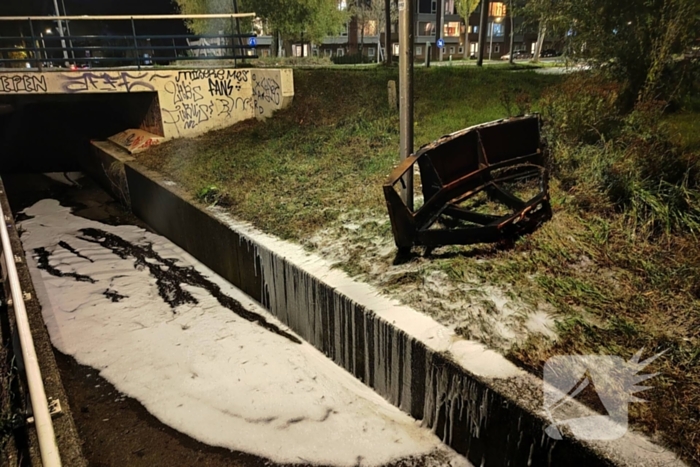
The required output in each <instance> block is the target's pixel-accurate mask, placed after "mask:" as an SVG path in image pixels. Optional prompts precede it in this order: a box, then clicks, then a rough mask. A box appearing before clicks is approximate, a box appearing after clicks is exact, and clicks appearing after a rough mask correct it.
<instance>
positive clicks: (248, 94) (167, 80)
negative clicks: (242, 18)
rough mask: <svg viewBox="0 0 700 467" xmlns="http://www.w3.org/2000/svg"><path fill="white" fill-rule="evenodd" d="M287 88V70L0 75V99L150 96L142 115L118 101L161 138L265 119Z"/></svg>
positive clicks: (290, 85) (281, 103)
mask: <svg viewBox="0 0 700 467" xmlns="http://www.w3.org/2000/svg"><path fill="white" fill-rule="evenodd" d="M293 86H294V84H293V81H292V72H291V70H275V69H255V70H250V69H233V68H217V69H193V70H172V69H142V70H100V69H89V70H76V71H68V70H60V71H43V72H36V71H27V72H23V71H12V72H0V95H9V94H20V95H21V94H27V95H28V94H70V95H82V94H93V93H96V94H126V93H153V96H152V99H150V100H149V99H147V98H146V96H143V99H142V100H139V102H141V104H143V103H145V102H147V101H148V102H150V105H149V106H148V110H147V111H145V116H141V115H140V114H141V113H144V110H143V109H142V108H145V104H144V105H141V104H139V105H134V106H131V104H130V103H132V102H134V101H133V100H125V101H124V102H125V105H126V106H128V107H129V109H127V110H128V111H131V114H129V115H131V116H133V119H138V118H142V121H141V122H140V123H137V124H136V125H135V126H138V127H140V129H142V130H146V131H148V132H149V133H152V134H154V135H158V136H162V137H164V138H165V139H170V138H177V137H185V136H196V135H199V134H202V133H204V132H206V131H209V130H212V129H216V128H222V127H225V126H229V125H232V124H234V123H236V122H239V121H242V120H246V119H249V118H252V117H256V118H259V119H263V118H267V117H269V116H271V115H272V113H273V112H274V111H276V110H278V109H280V108H282V107H284V106H285V105H286V104H288V103H289V102H291V97H292V96H293V95H294V91H293V89H294V88H293ZM132 107H133V108H132ZM110 110H114V109H113V108H110ZM106 111H107V109H106ZM137 114H138V115H137Z"/></svg>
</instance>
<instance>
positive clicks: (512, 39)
mask: <svg viewBox="0 0 700 467" xmlns="http://www.w3.org/2000/svg"><path fill="white" fill-rule="evenodd" d="M509 10H510V12H509V13H510V47H509V48H510V52H509V53H510V64H511V65H512V64H513V47H515V15H514V13H515V12H514V11H513V0H510V8H509Z"/></svg>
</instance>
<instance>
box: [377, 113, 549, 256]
mask: <svg viewBox="0 0 700 467" xmlns="http://www.w3.org/2000/svg"><path fill="white" fill-rule="evenodd" d="M540 128H541V120H540V117H539V115H527V116H523V117H514V118H509V119H505V120H498V121H495V122H490V123H484V124H482V125H477V126H473V127H470V128H465V129H463V130H460V131H458V132H456V133H452V134H450V135H447V136H443V137H442V138H440V139H438V140H437V141H434V142H432V143H430V144H427V145H425V146H423V147H422V148H421V149H420V150H419V151H418V152H417V153H416V154H414V155H412V156H411V157H409V158H407V159H405V160H404V161H403V162H402V163H401V164H400V165H399V166H398V167H396V169H394V171H393V172H392V173H391V175H390V176H389V180H387V182H386V183H385V184H384V197H385V199H386V204H387V208H388V209H389V218H390V220H391V228H392V232H393V234H394V240H395V241H396V246H398V248H399V250H400V251H406V250H408V249H410V248H411V247H412V246H414V245H422V246H427V247H436V246H442V245H467V244H472V243H486V242H498V241H501V240H505V239H508V238H513V237H516V236H519V235H522V234H524V233H528V232H531V231H532V230H534V229H535V228H536V227H537V226H538V225H540V224H541V223H542V222H544V221H546V220H547V219H549V218H550V217H551V215H552V210H551V207H550V204H549V193H548V171H547V168H546V165H545V164H546V157H547V154H546V146H545V145H544V143H543V142H542V138H541V136H540ZM416 163H417V164H418V167H419V169H420V178H421V187H422V192H423V203H422V205H421V206H419V207H417V208H416V209H410V208H409V207H408V206H407V205H406V203H405V202H404V201H403V200H402V198H401V196H400V194H399V193H398V191H397V190H398V189H399V188H400V187H401V186H402V184H403V183H404V175H405V174H406V173H407V172H408V171H413V170H414V167H415V164H416ZM523 198H525V199H523Z"/></svg>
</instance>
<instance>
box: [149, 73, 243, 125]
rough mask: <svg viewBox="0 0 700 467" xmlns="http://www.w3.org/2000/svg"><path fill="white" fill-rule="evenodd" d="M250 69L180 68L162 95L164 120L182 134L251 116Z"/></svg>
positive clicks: (166, 85)
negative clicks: (186, 69)
mask: <svg viewBox="0 0 700 467" xmlns="http://www.w3.org/2000/svg"><path fill="white" fill-rule="evenodd" d="M249 79H250V70H226V69H219V70H188V71H180V72H178V73H177V74H176V75H175V76H174V79H172V80H171V81H168V82H167V83H166V84H165V87H164V94H163V96H162V97H161V108H162V113H163V123H164V124H165V125H168V126H170V127H172V128H173V129H174V130H175V131H176V132H177V135H178V136H181V135H182V134H183V133H184V132H187V131H189V130H194V129H199V127H206V128H205V129H210V128H215V127H221V126H224V125H227V124H231V123H234V122H235V121H239V120H243V119H244V118H250V117H251V116H252V115H251V114H252V109H253V103H254V102H253V98H252V97H251V95H250V83H249Z"/></svg>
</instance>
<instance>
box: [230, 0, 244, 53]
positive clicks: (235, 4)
mask: <svg viewBox="0 0 700 467" xmlns="http://www.w3.org/2000/svg"><path fill="white" fill-rule="evenodd" d="M233 13H234V14H235V13H238V2H237V1H236V0H233ZM236 34H238V45H240V46H241V47H242V46H243V38H242V37H241V20H240V19H239V18H238V17H236ZM238 50H241V51H243V50H244V49H243V48H240V49H238ZM246 50H247V49H246ZM241 53H243V52H241ZM234 55H235V54H234ZM241 61H242V62H243V63H245V59H241Z"/></svg>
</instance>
